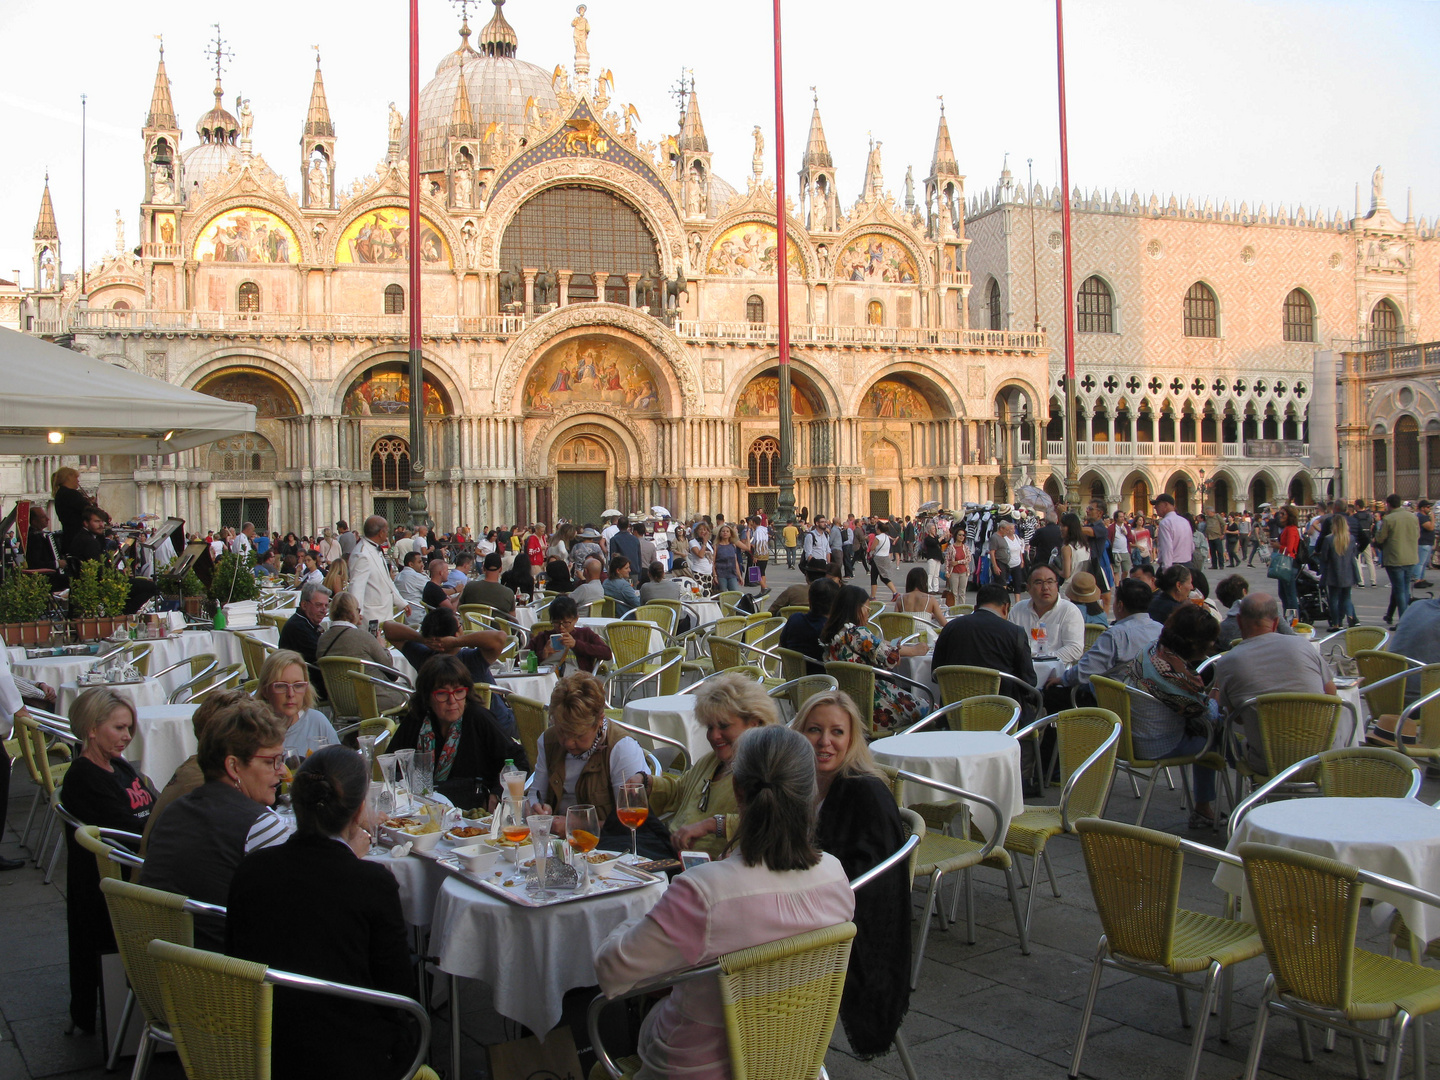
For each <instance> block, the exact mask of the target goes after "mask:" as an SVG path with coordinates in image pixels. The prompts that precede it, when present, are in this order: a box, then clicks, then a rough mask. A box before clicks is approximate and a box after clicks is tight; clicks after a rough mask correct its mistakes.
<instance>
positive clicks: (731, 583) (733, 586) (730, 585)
mask: <svg viewBox="0 0 1440 1080" xmlns="http://www.w3.org/2000/svg"><path fill="white" fill-rule="evenodd" d="M739 589H740V579H739V578H738V577H735V576H734V575H732V574H721V575H720V591H721V592H738V591H739Z"/></svg>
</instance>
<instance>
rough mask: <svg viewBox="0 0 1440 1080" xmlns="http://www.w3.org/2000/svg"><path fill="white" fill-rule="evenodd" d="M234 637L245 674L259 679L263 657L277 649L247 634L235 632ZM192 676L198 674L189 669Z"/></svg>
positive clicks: (196, 671) (263, 661)
mask: <svg viewBox="0 0 1440 1080" xmlns="http://www.w3.org/2000/svg"><path fill="white" fill-rule="evenodd" d="M235 636H236V637H237V638H239V639H240V656H241V658H242V659H243V660H244V661H245V674H246V675H247V676H248V677H249V678H252V679H258V678H259V677H260V669H261V668H262V667H264V666H265V657H266V656H267V655H268V654H270V653H272V652H276V651H277V649H276V647H275V646H274V645H271V644H270V643H269V642H266V641H261V640H260V639H259V638H257V637H251V636H250V635H249V634H245V633H241V632H239V631H237V632H236V634H235ZM191 672H192V674H196V675H198V674H199V671H198V670H197V669H195V668H193V667H192V668H191Z"/></svg>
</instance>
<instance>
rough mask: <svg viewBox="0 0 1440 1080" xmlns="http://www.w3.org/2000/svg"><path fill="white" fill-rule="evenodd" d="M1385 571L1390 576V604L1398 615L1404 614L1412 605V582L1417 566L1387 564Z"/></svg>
mask: <svg viewBox="0 0 1440 1080" xmlns="http://www.w3.org/2000/svg"><path fill="white" fill-rule="evenodd" d="M1385 573H1386V574H1388V575H1389V576H1390V606H1391V607H1393V608H1394V609H1395V612H1396V615H1397V616H1399V615H1404V614H1405V609H1406V608H1408V607H1409V606H1410V582H1411V581H1412V580H1413V579H1414V577H1415V567H1413V566H1387V567H1385ZM1386 614H1387V615H1388V614H1389V612H1388V611H1387V612H1386Z"/></svg>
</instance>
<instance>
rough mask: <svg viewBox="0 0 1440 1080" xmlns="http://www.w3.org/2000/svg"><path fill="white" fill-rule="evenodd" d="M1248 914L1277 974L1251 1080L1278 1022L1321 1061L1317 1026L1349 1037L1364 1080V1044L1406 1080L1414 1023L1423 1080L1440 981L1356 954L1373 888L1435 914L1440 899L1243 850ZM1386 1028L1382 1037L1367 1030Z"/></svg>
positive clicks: (1313, 859)
mask: <svg viewBox="0 0 1440 1080" xmlns="http://www.w3.org/2000/svg"><path fill="white" fill-rule="evenodd" d="M1239 855H1240V858H1241V860H1242V861H1243V863H1244V867H1245V881H1246V884H1247V886H1248V888H1249V893H1250V898H1251V904H1250V910H1251V912H1252V914H1253V915H1254V918H1255V925H1256V927H1257V928H1258V929H1259V931H1260V938H1261V940H1262V941H1263V942H1264V943H1265V954H1266V956H1267V957H1268V958H1269V961H1270V974H1269V975H1268V976H1267V977H1266V979H1265V989H1264V992H1263V994H1262V995H1261V998H1260V1005H1259V1008H1258V1010H1257V1013H1256V1017H1255V1029H1254V1034H1253V1035H1252V1036H1251V1041H1250V1053H1249V1056H1248V1058H1247V1060H1246V1062H1245V1072H1244V1073H1243V1076H1244V1077H1245V1078H1246V1080H1254V1077H1255V1076H1256V1074H1257V1072H1258V1070H1259V1067H1260V1057H1261V1054H1262V1053H1263V1051H1264V1047H1265V1030H1266V1028H1267V1026H1268V1025H1269V1022H1270V1017H1271V1016H1272V1015H1277V1016H1287V1017H1290V1018H1292V1019H1294V1020H1295V1021H1296V1022H1297V1025H1298V1026H1299V1029H1300V1048H1301V1054H1302V1056H1303V1057H1304V1060H1305V1061H1306V1062H1307V1063H1310V1062H1313V1061H1314V1060H1315V1056H1314V1051H1313V1048H1312V1046H1311V1042H1310V1033H1309V1030H1308V1028H1307V1025H1309V1024H1315V1025H1318V1026H1320V1027H1323V1028H1326V1029H1328V1030H1330V1031H1334V1032H1336V1033H1337V1034H1340V1035H1348V1036H1349V1037H1350V1038H1351V1040H1352V1043H1353V1045H1354V1051H1355V1064H1356V1069H1357V1071H1359V1072H1360V1073H1361V1074H1362V1075H1364V1069H1365V1064H1364V1052H1363V1050H1362V1048H1361V1046H1362V1043H1371V1044H1378V1045H1380V1046H1383V1047H1384V1048H1385V1051H1386V1058H1385V1063H1386V1076H1387V1077H1388V1078H1389V1080H1396V1078H1398V1077H1399V1075H1400V1065H1401V1056H1402V1054H1403V1052H1404V1044H1405V1034H1406V1031H1407V1030H1408V1029H1409V1028H1410V1025H1411V1021H1412V1020H1414V1021H1416V1023H1415V1032H1414V1037H1415V1058H1416V1074H1417V1075H1421V1074H1422V1073H1423V1069H1424V1054H1425V1043H1424V1017H1425V1016H1426V1015H1428V1014H1429V1013H1432V1012H1434V1011H1436V1010H1437V1009H1440V971H1433V970H1431V969H1430V968H1426V967H1421V966H1420V965H1418V964H1409V963H1406V962H1404V961H1402V960H1398V959H1394V958H1392V957H1389V956H1382V955H1380V954H1379V953H1374V952H1370V951H1368V950H1366V949H1359V948H1356V946H1355V934H1356V927H1357V925H1358V923H1359V920H1360V901H1361V893H1362V891H1363V890H1364V888H1365V887H1366V886H1372V887H1376V888H1380V889H1384V890H1385V891H1387V892H1392V893H1398V894H1399V895H1401V896H1404V897H1407V898H1409V899H1411V900H1418V901H1420V902H1421V903H1423V904H1429V905H1430V906H1432V907H1440V896H1436V895H1435V894H1433V893H1429V892H1426V891H1424V890H1423V889H1417V888H1415V887H1414V886H1413V885H1410V884H1407V883H1406V882H1403V881H1396V880H1395V879H1394V878H1388V877H1385V876H1384V875H1382V874H1376V873H1372V872H1371V871H1368V870H1361V869H1358V868H1357V867H1354V866H1346V865H1345V864H1344V863H1339V862H1336V861H1334V860H1333V859H1326V858H1322V857H1321V856H1318V855H1312V854H1310V853H1308V852H1303V851H1296V850H1294V849H1291V848H1281V847H1274V846H1271V845H1269V844H1241V845H1240V848H1239ZM1369 1021H1381V1022H1388V1029H1387V1026H1385V1025H1384V1024H1383V1023H1382V1027H1381V1029H1380V1032H1379V1033H1377V1032H1376V1031H1372V1030H1367V1029H1365V1028H1362V1027H1361V1026H1360V1025H1361V1024H1362V1023H1365V1022H1369Z"/></svg>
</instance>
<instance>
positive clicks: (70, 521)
mask: <svg viewBox="0 0 1440 1080" xmlns="http://www.w3.org/2000/svg"><path fill="white" fill-rule="evenodd" d="M50 498H51V499H52V500H53V501H54V503H55V520H57V521H58V522H60V553H61V554H62V555H63V554H65V553H66V552H68V551H69V550H70V538H71V537H72V536H74V535H75V534H76V533H78V532H79V531H80V530H81V529H82V528H84V515H85V508H86V507H88V506H89V505H90V496H89V495H87V494H85V492H84V491H83V490H81V488H80V474H79V473H78V472H76V471H75V470H74V469H72V468H71V467H70V466H69V465H62V466H61V467H60V468H58V469H56V470H55V473H54V475H52V476H51V477H50Z"/></svg>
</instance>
